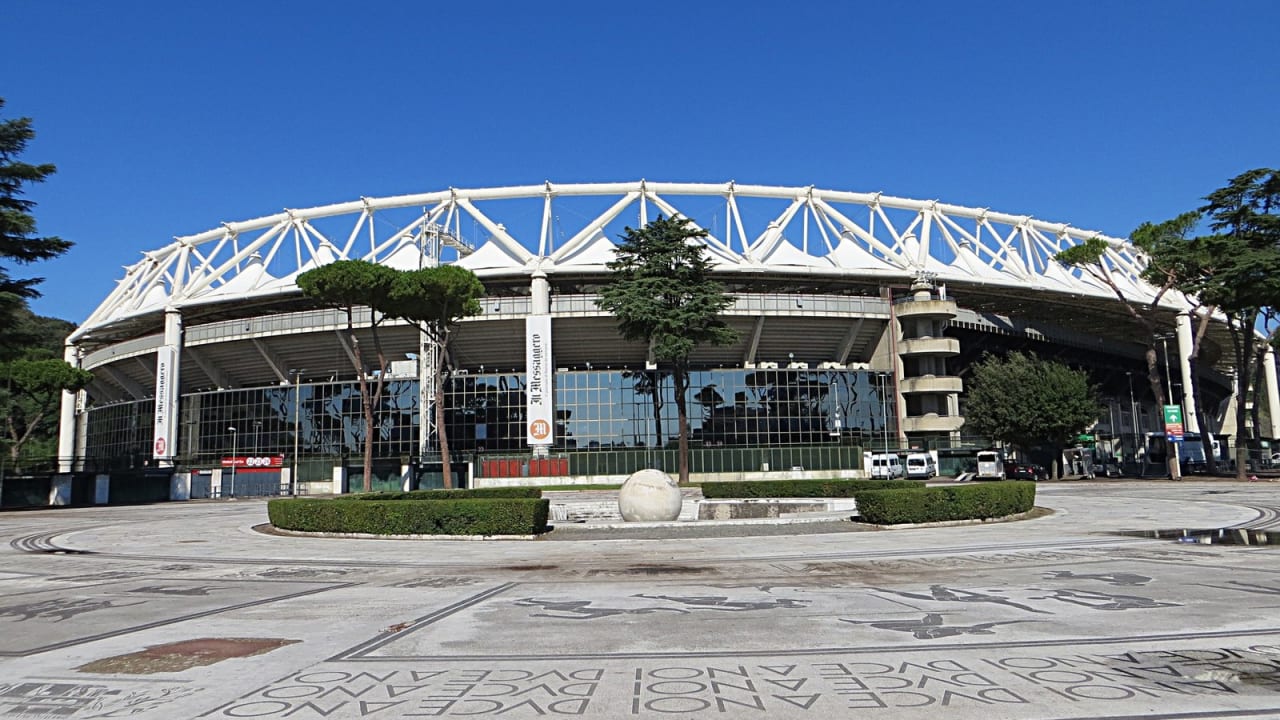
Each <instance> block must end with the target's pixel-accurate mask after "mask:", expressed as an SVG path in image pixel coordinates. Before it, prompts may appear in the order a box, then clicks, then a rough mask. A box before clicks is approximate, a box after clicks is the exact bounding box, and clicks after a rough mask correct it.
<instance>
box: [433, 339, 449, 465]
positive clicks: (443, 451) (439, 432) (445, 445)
mask: <svg viewBox="0 0 1280 720" xmlns="http://www.w3.org/2000/svg"><path fill="white" fill-rule="evenodd" d="M444 357H445V355H444V348H443V347H441V348H440V362H438V363H436V398H435V404H436V408H435V412H436V438H437V439H438V440H439V441H440V470H441V472H443V473H444V487H445V489H446V490H450V489H452V488H453V466H452V465H451V464H450V462H449V432H448V431H447V430H446V429H445V426H444V415H445V413H444Z"/></svg>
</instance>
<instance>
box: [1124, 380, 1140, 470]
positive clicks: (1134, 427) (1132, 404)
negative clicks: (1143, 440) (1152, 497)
mask: <svg viewBox="0 0 1280 720" xmlns="http://www.w3.org/2000/svg"><path fill="white" fill-rule="evenodd" d="M1124 374H1125V375H1126V376H1128V378H1129V429H1130V430H1131V431H1132V432H1133V459H1134V462H1135V463H1136V462H1137V460H1138V401H1137V400H1136V399H1134V397H1133V371H1132V370H1126V371H1125V373H1124Z"/></svg>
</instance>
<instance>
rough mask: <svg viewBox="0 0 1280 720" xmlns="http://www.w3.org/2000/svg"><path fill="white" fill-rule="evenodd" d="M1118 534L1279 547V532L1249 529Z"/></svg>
mask: <svg viewBox="0 0 1280 720" xmlns="http://www.w3.org/2000/svg"><path fill="white" fill-rule="evenodd" d="M1120 534H1121V535H1126V536H1129V537H1145V538H1156V539H1158V540H1172V541H1174V542H1179V543H1187V544H1197V545H1251V546H1258V545H1280V531H1275V530H1252V529H1249V528H1213V529H1208V530H1203V529H1202V530H1195V529H1190V528H1182V529H1175V530H1124V531H1122V532H1121V533H1120Z"/></svg>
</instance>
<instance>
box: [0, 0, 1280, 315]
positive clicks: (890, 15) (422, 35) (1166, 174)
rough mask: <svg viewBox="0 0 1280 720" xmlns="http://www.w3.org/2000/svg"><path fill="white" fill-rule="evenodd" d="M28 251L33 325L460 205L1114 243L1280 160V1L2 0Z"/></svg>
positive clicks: (6, 79)
mask: <svg viewBox="0 0 1280 720" xmlns="http://www.w3.org/2000/svg"><path fill="white" fill-rule="evenodd" d="M0 28H3V31H2V32H3V35H4V46H5V59H4V61H3V63H4V64H3V72H2V74H0V96H2V97H4V98H5V99H6V100H7V106H6V108H5V110H4V117H5V118H12V117H16V116H29V117H32V118H33V119H34V120H35V123H36V131H37V133H38V137H37V139H36V141H35V142H34V143H33V144H32V146H31V148H30V149H29V150H28V152H27V153H26V155H25V156H24V157H23V159H24V160H26V161H28V162H52V163H55V164H57V165H58V169H59V170H58V173H57V174H56V175H55V176H53V177H52V178H51V179H50V180H49V182H47V183H45V184H44V185H42V186H38V187H37V188H35V189H33V190H32V191H31V193H30V195H29V197H30V198H31V199H34V200H36V201H37V202H38V203H39V205H38V208H37V211H36V212H37V218H38V220H39V223H40V231H41V232H42V233H43V234H57V235H60V236H62V237H63V238H66V239H69V240H72V241H74V242H75V243H76V247H75V248H74V249H72V251H71V252H70V253H68V255H67V256H66V257H64V258H61V259H58V260H56V261H53V262H49V263H43V264H40V265H36V266H32V267H31V268H17V269H16V271H15V274H16V275H43V276H45V277H46V278H47V280H46V282H45V283H44V284H43V286H42V289H43V292H44V295H45V296H44V297H43V298H41V299H39V300H37V301H36V302H34V303H33V307H34V309H35V310H36V312H39V313H41V314H45V315H54V316H57V317H63V318H66V319H68V320H72V321H76V322H78V321H80V320H83V319H84V318H85V317H86V316H87V315H88V314H89V313H90V312H91V311H92V310H93V309H94V308H95V307H96V306H97V305H98V304H99V303H100V302H101V301H102V300H103V299H104V298H105V296H106V294H107V293H108V292H109V291H110V289H111V288H112V287H114V284H115V281H116V279H118V278H119V277H121V276H122V274H123V272H122V270H121V266H123V265H126V264H131V263H133V262H136V261H137V260H138V259H139V253H141V252H142V251H144V250H148V249H153V248H157V247H161V246H164V245H165V244H167V243H168V242H170V241H171V239H172V238H173V236H175V235H187V234H193V233H196V232H200V231H203V230H206V229H209V228H212V227H215V226H217V225H218V224H219V223H220V222H223V221H233V220H246V219H250V218H254V217H259V216H261V215H266V214H270V213H274V212H277V211H279V210H280V209H281V208H284V207H310V206H314V205H322V204H327V203H331V202H341V201H346V200H354V199H357V198H359V197H361V196H381V195H399V194H406V193H413V192H425V191H430V190H439V189H443V188H447V187H450V186H454V187H485V186H499V185H517V184H526V183H540V182H542V181H543V180H548V179H549V180H552V181H554V182H565V183H567V182H593V181H617V180H636V179H639V178H647V179H650V180H670V181H700V182H720V181H725V180H730V179H734V180H737V181H738V182H743V183H754V184H765V185H811V184H812V185H817V186H819V187H826V188H833V189H841V190H854V191H868V192H874V191H883V192H885V193H886V194H890V195H898V196H904V197H916V198H925V199H939V200H942V201H944V202H949V203H955V204H960V205H971V206H978V207H990V208H992V209H994V210H999V211H1004V212H1010V213H1019V214H1029V215H1033V216H1035V217H1038V218H1042V219H1045V220H1051V221H1056V222H1068V223H1071V224H1072V225H1074V226H1076V227H1082V228H1089V229H1094V230H1099V231H1102V232H1104V233H1107V234H1111V235H1117V236H1124V235H1127V234H1128V233H1129V231H1130V230H1132V229H1133V228H1134V227H1135V226H1137V225H1138V224H1139V223H1141V222H1143V221H1145V220H1162V219H1166V218H1168V217H1172V216H1173V215H1176V214H1178V213H1179V212H1182V211H1184V210H1187V209H1190V208H1193V207H1195V206H1196V205H1197V203H1198V200H1199V198H1200V197H1201V196H1203V195H1204V194H1205V193H1207V192H1209V191H1210V190H1212V189H1214V188H1216V187H1219V186H1220V185H1222V184H1223V183H1224V182H1225V181H1226V180H1227V179H1228V178H1229V177H1231V176H1232V175H1234V174H1236V173H1238V172H1241V171H1243V170H1245V169H1248V168H1252V167H1259V166H1272V167H1274V166H1276V165H1280V139H1278V132H1277V130H1278V129H1280V92H1278V90H1280V60H1277V56H1276V54H1275V31H1276V29H1277V28H1280V3H1277V2H1270V1H1262V0H1259V1H1245V0H1224V1H1222V2H1212V3H1211V2H1208V1H1207V0H1206V1H1205V2H1185V1H1180V0H1161V1H1152V2H1148V1H1145V0H1126V1H1122V2H1091V1H1088V0H1086V1H1083V2H1071V3H1060V2H1054V3H1047V2H1028V1H1025V0H1024V1H1023V2H983V1H980V0H979V1H975V2H965V3H959V2H915V3H871V2H813V3H796V2H790V3H781V2H778V3H766V2H754V1H751V0H736V1H726V2H718V1H714V2H713V1H705V2H703V1H696V2H688V1H686V2H679V3H676V2H665V1H655V2H644V3H625V4H623V3H609V2H599V1H598V0H596V1H594V2H576V1H574V2H549V3H515V2H509V3H508V2H489V3H480V2H477V3H436V2H388V3H377V4H358V3H351V2H343V3H337V2H325V1H323V0H313V1H311V2H278V1H275V0H272V1H269V2H253V3H249V2H242V1H241V0H221V1H220V2H217V3H182V2H159V0H155V1H154V2H136V1H129V0H117V1H116V2H110V3H107V2H96V1H94V2H90V1H87V0H65V1H59V2H48V1H45V0H10V2H7V3H4V4H3V5H2V6H0Z"/></svg>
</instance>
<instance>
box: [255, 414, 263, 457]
mask: <svg viewBox="0 0 1280 720" xmlns="http://www.w3.org/2000/svg"><path fill="white" fill-rule="evenodd" d="M261 431H262V421H261V420H254V421H253V454H254V455H257V454H258V433H259V432H261Z"/></svg>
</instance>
